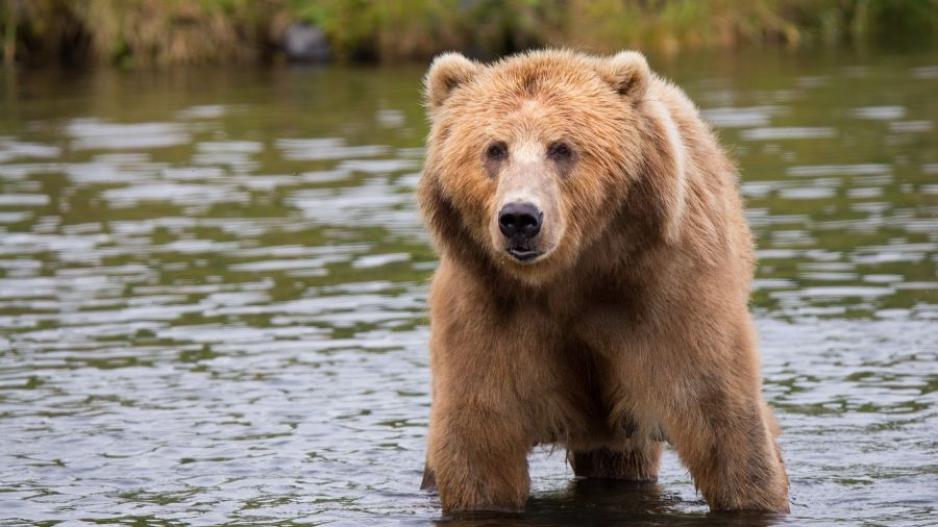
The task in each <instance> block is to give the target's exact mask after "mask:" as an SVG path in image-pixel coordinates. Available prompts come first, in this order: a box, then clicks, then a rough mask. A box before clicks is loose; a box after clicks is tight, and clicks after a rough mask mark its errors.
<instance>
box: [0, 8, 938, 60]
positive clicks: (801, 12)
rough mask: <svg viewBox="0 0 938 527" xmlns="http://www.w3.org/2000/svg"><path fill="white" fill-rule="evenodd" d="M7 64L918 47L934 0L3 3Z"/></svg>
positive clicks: (930, 35) (936, 22) (924, 40)
mask: <svg viewBox="0 0 938 527" xmlns="http://www.w3.org/2000/svg"><path fill="white" fill-rule="evenodd" d="M0 5H2V11H0V13H2V16H3V20H4V28H3V35H4V40H3V46H4V47H3V49H4V57H5V59H6V61H7V62H12V61H21V62H24V63H27V64H70V65H88V64H111V65H116V66H119V67H124V68H127V67H133V66H140V65H153V64H156V65H172V64H206V63H234V62H236V63H261V64H263V63H271V62H280V61H283V60H298V61H326V60H334V61H338V62H352V61H354V62H381V63H392V62H402V61H412V60H422V59H426V58H428V57H431V56H432V55H434V54H436V53H439V52H441V51H446V50H459V51H463V52H465V53H468V54H471V55H473V56H475V57H479V58H492V57H497V56H499V55H502V54H505V53H511V52H516V51H519V50H523V49H527V48H531V47H543V46H570V47H575V48H578V49H588V50H591V51H595V52H611V51H615V50H619V49H623V48H642V49H646V50H651V49H653V50H656V51H660V52H663V53H666V54H675V53H678V52H681V51H684V50H694V49H701V48H723V49H738V48H742V47H749V46H757V47H768V46H773V47H774V46H781V47H787V48H795V47H802V46H840V45H851V46H857V47H863V46H868V45H878V46H888V47H890V48H911V47H916V46H921V45H924V44H930V43H932V42H933V41H934V40H935V37H936V34H938V14H936V13H938V9H936V8H938V2H936V1H935V0H912V1H909V0H750V1H742V0H708V1H697V0H594V1H588V0H507V1H494V0H401V1H397V2H378V1H369V0H120V1H115V0H4V2H3V3H2V4H0Z"/></svg>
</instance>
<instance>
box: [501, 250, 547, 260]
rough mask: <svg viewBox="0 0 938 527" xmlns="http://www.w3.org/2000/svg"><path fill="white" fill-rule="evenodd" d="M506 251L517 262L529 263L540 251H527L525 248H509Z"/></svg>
mask: <svg viewBox="0 0 938 527" xmlns="http://www.w3.org/2000/svg"><path fill="white" fill-rule="evenodd" d="M506 251H508V254H510V255H511V256H512V257H514V259H515V260H518V261H519V262H530V261H531V260H533V259H535V258H537V257H538V256H540V255H541V251H536V250H534V249H527V248H525V247H509V248H508V249H506Z"/></svg>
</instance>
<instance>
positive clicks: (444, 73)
mask: <svg viewBox="0 0 938 527" xmlns="http://www.w3.org/2000/svg"><path fill="white" fill-rule="evenodd" d="M481 67H482V66H481V65H480V64H479V63H478V62H473V61H471V60H469V59H467V58H466V57H464V56H462V55H460V54H459V53H444V54H442V55H440V56H438V57H437V58H435V59H434V60H433V64H431V65H430V69H429V71H427V76H426V78H425V79H424V86H425V89H426V96H427V106H428V107H429V108H430V111H431V112H433V111H435V110H436V109H437V108H439V107H440V106H442V105H443V103H444V102H446V99H447V98H448V97H449V96H450V94H451V93H452V92H453V90H455V89H456V88H457V87H458V86H459V85H460V84H464V83H466V82H468V81H470V80H471V79H472V77H473V76H474V75H475V74H476V73H477V72H478V71H479V69H480V68H481Z"/></svg>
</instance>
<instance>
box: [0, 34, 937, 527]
mask: <svg viewBox="0 0 938 527" xmlns="http://www.w3.org/2000/svg"><path fill="white" fill-rule="evenodd" d="M652 63H653V66H654V67H656V68H657V69H658V70H659V71H662V72H664V73H665V74H667V75H668V76H670V77H671V78H673V79H674V80H676V81H677V82H678V83H679V84H680V85H681V86H683V87H684V88H685V89H686V90H687V91H688V93H689V94H690V95H691V96H692V97H693V98H694V99H695V100H696V101H697V102H698V104H699V106H700V107H701V108H702V109H703V112H704V115H705V116H706V117H707V118H708V119H709V120H710V121H711V122H712V123H713V124H714V125H715V126H716V128H717V129H718V131H719V134H720V136H721V137H722V139H723V141H724V143H725V144H726V145H727V147H728V148H729V149H730V150H731V151H732V152H733V155H734V156H735V157H736V158H737V159H738V160H739V163H740V165H741V168H742V174H743V176H742V183H741V185H742V192H743V194H744V195H745V197H746V201H747V211H748V217H749V219H750V222H751V223H752V226H753V229H754V231H755V233H756V235H757V238H758V255H759V258H760V265H759V269H758V273H757V280H756V282H755V287H756V292H755V295H754V298H753V303H752V305H753V310H754V312H755V313H756V317H757V320H758V324H759V328H760V331H761V339H762V351H763V356H764V373H765V393H766V398H767V399H768V400H769V402H770V403H771V404H772V405H773V406H774V407H775V408H776V409H777V413H778V417H779V421H780V423H781V425H782V427H783V429H784V435H783V436H782V438H781V443H782V446H783V449H784V451H785V454H786V458H787V464H788V468H789V474H790V477H791V496H792V512H791V514H790V515H789V516H780V517H773V516H714V515H710V514H708V513H707V508H706V505H705V503H704V502H703V501H702V499H701V497H700V496H699V495H698V494H697V493H696V492H695V490H694V487H693V485H692V483H691V481H690V478H689V476H688V474H687V472H686V471H685V470H684V469H683V468H682V467H681V465H680V464H679V463H678V461H677V459H676V457H675V456H674V454H673V452H668V453H666V455H665V461H664V466H663V471H662V477H661V481H660V484H659V485H658V486H657V487H654V488H645V489H635V488H630V487H629V486H628V485H616V484H610V483H594V482H576V481H574V480H573V478H572V474H571V471H570V470H569V468H568V467H566V465H565V464H564V461H563V453H562V452H560V451H555V452H551V451H550V450H540V449H538V450H536V451H535V452H534V453H533V454H532V456H531V470H532V479H533V491H532V498H531V501H530V503H529V506H528V511H527V512H526V513H525V514H523V515H517V516H494V517H475V518H452V519H443V518H441V516H440V512H439V504H438V501H437V499H436V497H435V496H433V495H430V494H426V493H423V492H421V491H419V490H418V486H419V483H420V475H421V469H422V466H423V456H424V436H425V431H426V426H427V417H428V410H429V403H430V397H429V389H428V388H429V371H428V360H427V351H426V344H427V337H428V329H427V319H426V315H425V308H426V296H427V282H428V278H429V277H430V274H431V273H432V270H433V268H434V266H435V259H434V255H433V252H432V250H431V249H430V248H429V246H428V239H427V236H426V235H425V234H424V233H423V230H422V228H421V224H420V220H419V217H418V215H417V213H416V209H415V200H414V196H413V192H414V187H415V184H416V182H417V180H418V175H419V170H420V165H421V158H422V155H423V150H422V141H423V137H424V136H425V134H426V132H427V125H426V121H425V118H424V115H423V111H422V109H421V107H420V104H419V81H420V76H421V74H422V69H421V68H419V67H407V68H395V69H342V68H338V67H330V68H325V69H288V68H275V69H271V70H255V69H217V70H216V69H209V70H179V71H177V70H173V71H164V72H135V73H121V72H117V71H112V70H101V71H95V72H83V73H76V72H44V71H19V72H15V73H14V72H10V71H7V72H3V73H0V525H56V524H58V525H81V524H96V523H108V524H125V525H135V526H143V525H167V526H168V525H215V524H239V525H247V524H252V525H263V524H277V525H301V524H302V525H318V524H330V525H361V524H386V525H423V524H428V523H432V522H437V521H443V522H444V523H447V524H452V525H507V524H511V525H544V526H548V525H581V524H592V525H615V524H628V525H723V524H726V523H727V522H730V523H735V524H739V525H809V524H811V525H834V524H841V525H860V524H862V525H936V524H938V133H936V132H938V54H935V53H926V54H911V55H890V54H877V53H864V54H846V53H839V54H838V53H805V54H790V53H788V54H786V53H776V52H748V53H743V54H740V55H736V56H695V57H682V58H681V59H680V60H678V61H674V62H669V61H656V60H653V61H652Z"/></svg>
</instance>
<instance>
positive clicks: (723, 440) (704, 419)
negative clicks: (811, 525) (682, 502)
mask: <svg viewBox="0 0 938 527" xmlns="http://www.w3.org/2000/svg"><path fill="white" fill-rule="evenodd" d="M731 383H732V380H731V379H727V378H726V377H725V376H724V377H717V376H714V377H708V378H706V379H704V380H698V383H697V386H698V389H697V390H696V391H695V392H693V393H692V394H689V395H690V397H689V398H688V399H686V400H684V401H683V403H684V404H680V403H679V404H677V405H674V406H672V408H671V412H665V413H663V415H666V416H667V417H666V427H667V431H668V434H669V436H670V438H671V441H672V443H673V444H674V447H675V448H676V449H677V452H678V454H679V455H680V457H681V459H682V460H683V461H684V463H685V464H686V465H687V467H688V469H689V470H690V473H691V476H693V478H694V483H695V485H696V486H697V488H698V489H699V490H700V492H701V494H703V496H704V499H706V500H707V503H708V504H709V505H710V508H711V510H714V511H732V510H749V511H771V512H787V511H788V510H789V506H788V476H787V475H786V473H785V466H784V464H783V462H782V457H781V452H780V450H779V448H778V446H777V445H776V442H775V436H776V434H777V432H776V430H775V425H774V420H773V419H772V417H771V414H770V413H769V412H770V410H769V409H768V407H766V406H765V403H763V402H762V400H761V397H759V396H758V394H757V390H758V387H756V388H755V391H756V393H753V390H752V389H746V390H745V391H746V392H748V393H749V394H751V395H748V396H747V395H743V394H741V390H740V387H739V386H738V385H737V386H731ZM689 384H693V383H689ZM685 386H686V385H685ZM747 388H748V387H747Z"/></svg>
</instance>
